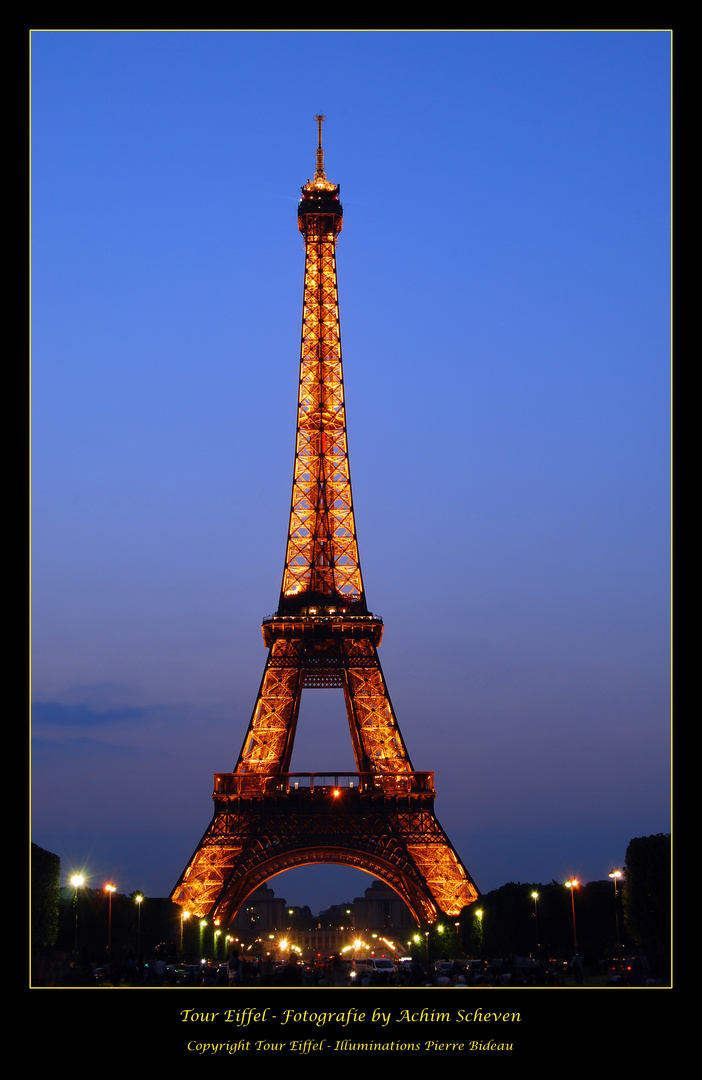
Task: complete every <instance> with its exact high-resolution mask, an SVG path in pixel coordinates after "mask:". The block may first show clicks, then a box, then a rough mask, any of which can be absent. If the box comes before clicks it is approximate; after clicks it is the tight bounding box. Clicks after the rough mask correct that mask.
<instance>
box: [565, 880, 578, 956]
mask: <svg viewBox="0 0 702 1080" xmlns="http://www.w3.org/2000/svg"><path fill="white" fill-rule="evenodd" d="M579 884H580V882H579V881H576V880H575V878H573V879H572V880H571V881H566V883H565V885H566V889H570V903H571V906H572V908H573V949H574V952H575V955H576V956H577V955H578V935H577V933H576V931H575V890H576V889H577V888H578V886H579Z"/></svg>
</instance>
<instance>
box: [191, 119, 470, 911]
mask: <svg viewBox="0 0 702 1080" xmlns="http://www.w3.org/2000/svg"><path fill="white" fill-rule="evenodd" d="M323 119H324V117H321V116H319V117H316V120H317V123H318V130H319V141H318V147H317V167H316V171H315V176H314V179H313V180H310V181H308V182H307V184H305V186H304V187H303V188H302V199H301V201H300V204H299V207H298V225H299V228H300V231H301V232H302V235H303V237H304V241H305V282H304V298H303V315H302V347H301V358H300V390H299V399H298V410H297V440H296V448H295V465H294V471H293V484H292V500H291V509H290V527H289V531H288V540H287V549H286V558H285V567H284V570H283V582H282V587H281V592H280V599H279V603H278V610H277V611H276V613H275V615H273V616H271V617H270V618H268V619H264V621H263V626H262V630H263V640H264V643H265V645H266V646H267V648H268V660H267V662H266V666H265V670H264V673H263V678H262V680H261V685H260V688H259V692H258V697H257V699H256V704H255V706H254V710H253V714H252V717H251V721H250V723H249V727H248V730H247V732H246V736H245V738H244V743H243V746H242V749H241V753H240V754H239V759H238V761H237V764H236V768H235V770H234V772H233V773H217V774H215V788H214V794H213V799H214V804H215V809H214V817H213V818H212V821H211V823H210V825H209V827H208V829H207V831H206V832H205V835H204V836H203V838H202V840H201V841H200V843H199V845H198V847H197V848H196V850H195V853H194V854H193V857H192V859H191V860H190V862H189V864H188V866H187V867H186V869H185V871H184V873H183V874H182V876H181V878H180V880H179V882H178V884H177V886H176V888H175V889H174V891H173V893H172V896H171V899H172V900H173V901H174V902H175V903H177V904H179V905H181V906H182V907H183V910H184V911H185V910H187V911H189V912H190V913H191V914H192V915H193V916H197V917H203V916H205V915H208V916H210V917H212V918H218V919H219V920H220V923H226V922H229V921H231V919H232V918H233V917H234V915H235V914H236V911H237V910H238V908H239V907H240V906H241V905H242V903H243V902H244V900H245V899H246V897H247V896H248V895H249V894H250V893H251V892H252V891H253V890H254V889H255V888H257V887H258V886H259V885H261V884H263V883H264V882H265V881H267V880H268V879H269V878H270V877H272V876H273V875H275V874H278V873H280V872H281V871H283V870H287V869H291V868H293V867H297V866H304V865H310V864H313V863H341V864H344V865H347V866H355V867H358V868H359V869H361V870H365V871H368V872H369V873H371V874H373V875H374V876H375V877H378V878H380V879H381V880H382V881H384V882H385V883H386V884H388V885H389V886H390V887H391V888H393V889H394V890H395V891H396V892H397V893H398V895H399V896H400V897H401V898H402V899H403V900H404V902H405V903H406V904H407V906H408V907H409V909H410V911H411V912H412V913H413V915H414V917H415V918H416V920H417V922H419V923H422V922H424V923H427V922H428V923H432V922H434V921H435V920H436V918H437V917H438V916H439V914H441V913H443V914H444V915H449V916H455V915H457V914H458V913H459V912H460V911H461V909H462V908H463V907H465V906H466V905H467V904H470V903H472V902H473V901H474V900H476V899H477V896H478V893H477V889H476V887H475V885H474V883H473V881H472V879H471V877H470V875H469V874H468V872H467V871H466V869H465V867H464V866H463V864H462V862H461V860H460V859H459V857H458V855H457V854H456V852H455V851H454V849H453V847H452V846H451V843H450V842H449V840H448V838H447V836H446V834H445V833H444V831H443V829H442V828H441V826H440V825H439V822H438V820H437V818H436V816H435V814H434V797H435V791H434V783H433V773H430V772H415V770H414V768H413V766H412V762H411V761H410V758H409V754H408V753H407V749H406V747H405V744H404V741H403V739H402V735H401V733H400V729H399V726H398V724H397V720H396V718H395V713H394V710H393V707H392V704H391V701H390V697H389V694H388V691H387V687H386V684H385V679H384V676H383V671H382V668H381V666H380V660H379V658H378V646H379V645H380V642H381V638H382V634H383V623H382V620H381V619H380V618H378V617H377V616H375V615H373V614H372V613H371V612H369V611H368V608H367V605H366V598H365V592H364V589H363V580H362V577H361V565H360V562H359V557H358V544H357V540H356V527H355V523H354V511H353V501H352V498H351V476H350V472H349V457H348V447H347V439H346V411H345V404H344V383H343V373H342V364H341V335H340V329H339V303H338V292H337V277H336V238H337V236H338V235H339V233H340V231H341V225H342V216H343V211H342V207H341V203H340V202H339V190H340V189H339V187H338V186H337V185H334V184H332V183H331V182H330V181H328V180H327V178H326V175H325V170H324V153H323V150H322V120H323ZM328 687H339V688H342V689H343V692H344V696H345V701H346V711H347V716H348V721H349V728H350V732H351V740H352V743H353V750H354V755H355V759H356V768H357V770H358V771H357V772H356V773H353V774H340V773H329V774H324V775H322V774H312V773H306V774H302V773H290V772H289V768H290V760H291V756H292V750H293V743H294V739H295V729H296V725H297V718H298V714H299V709H300V699H301V696H302V691H303V689H309V688H328Z"/></svg>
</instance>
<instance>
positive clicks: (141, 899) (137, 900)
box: [134, 893, 144, 958]
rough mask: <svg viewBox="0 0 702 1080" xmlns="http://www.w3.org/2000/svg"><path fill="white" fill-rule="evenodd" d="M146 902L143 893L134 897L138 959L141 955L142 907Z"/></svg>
mask: <svg viewBox="0 0 702 1080" xmlns="http://www.w3.org/2000/svg"><path fill="white" fill-rule="evenodd" d="M143 902H144V897H143V895H142V894H141V893H137V894H136V896H135V897H134V903H135V904H136V906H137V958H138V957H139V956H140V954H141V905H142V904H143Z"/></svg>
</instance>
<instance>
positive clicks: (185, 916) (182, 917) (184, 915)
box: [180, 911, 190, 959]
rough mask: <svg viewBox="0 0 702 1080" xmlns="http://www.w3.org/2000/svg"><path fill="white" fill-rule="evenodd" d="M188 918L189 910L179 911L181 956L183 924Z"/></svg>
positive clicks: (181, 953) (181, 954) (181, 949)
mask: <svg viewBox="0 0 702 1080" xmlns="http://www.w3.org/2000/svg"><path fill="white" fill-rule="evenodd" d="M189 918H190V912H189V911H181V913H180V956H181V959H182V957H183V928H184V926H185V920H186V919H189Z"/></svg>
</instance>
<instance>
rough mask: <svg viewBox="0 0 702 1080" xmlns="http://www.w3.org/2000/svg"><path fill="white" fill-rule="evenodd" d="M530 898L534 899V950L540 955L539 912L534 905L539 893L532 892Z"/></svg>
mask: <svg viewBox="0 0 702 1080" xmlns="http://www.w3.org/2000/svg"><path fill="white" fill-rule="evenodd" d="M531 898H532V900H533V901H534V919H535V929H536V951H537V952H538V954H539V956H541V943H540V942H539V913H538V910H537V907H536V904H537V901H538V899H539V894H538V893H537V892H533V893H532V894H531Z"/></svg>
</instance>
